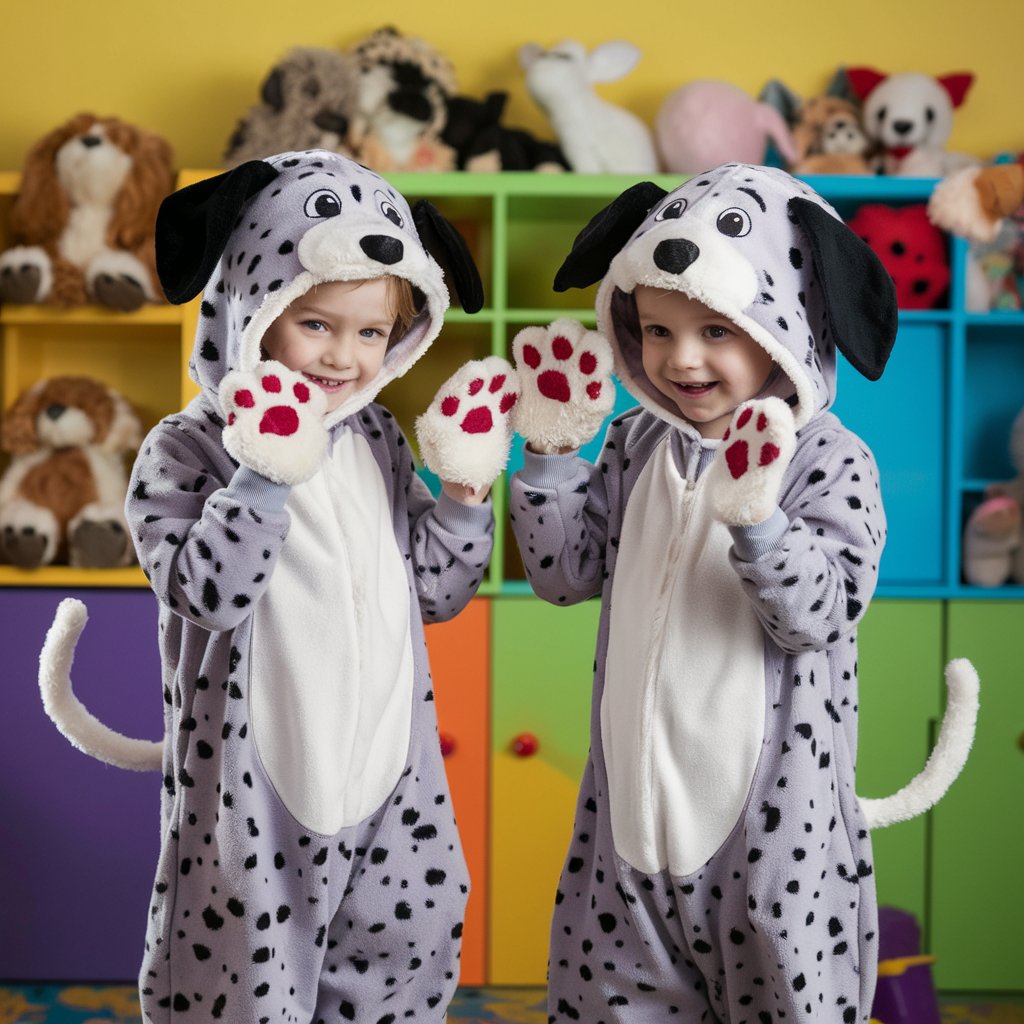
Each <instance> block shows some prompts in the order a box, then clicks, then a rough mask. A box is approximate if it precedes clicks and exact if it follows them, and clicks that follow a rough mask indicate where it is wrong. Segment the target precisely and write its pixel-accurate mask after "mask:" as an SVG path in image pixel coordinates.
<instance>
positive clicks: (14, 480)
mask: <svg viewBox="0 0 1024 1024" xmlns="http://www.w3.org/2000/svg"><path fill="white" fill-rule="evenodd" d="M141 437H142V427H141V424H140V423H139V420H138V418H137V417H136V415H135V413H134V412H133V411H132V409H131V408H130V406H129V405H128V403H127V402H126V401H125V400H124V398H122V397H121V396H120V395H119V394H118V393H117V392H116V391H113V390H112V389H111V388H108V387H106V386H105V385H104V384H101V383H100V382H98V381H95V380H92V379H91V378H89V377H51V378H49V379H47V380H42V381H40V382H39V383H38V384H36V385H35V386H34V387H32V388H30V389H29V390H28V391H26V392H25V393H24V394H22V395H21V396H20V397H19V398H18V400H17V401H16V402H15V403H14V405H13V406H12V407H11V409H10V411H9V412H8V413H7V415H6V416H5V417H4V421H3V429H2V431H0V442H2V445H3V448H4V450H5V451H8V452H10V453H11V454H12V456H13V458H12V459H11V463H10V465H9V466H8V468H7V471H6V472H5V473H4V475H3V477H2V478H0V559H2V560H3V561H5V562H10V563H13V564H14V565H17V566H21V567H22V568H35V567H36V566H39V565H48V564H50V563H52V562H64V561H68V562H70V564H71V565H76V566H95V567H100V566H115V565H127V564H128V563H129V562H131V561H132V559H133V557H134V551H133V548H132V545H131V542H130V540H129V536H128V528H127V524H126V523H125V520H124V511H123V509H124V499H125V494H126V491H127V488H128V479H127V476H126V474H125V468H124V465H123V463H122V459H121V456H122V454H123V453H124V452H127V451H130V450H134V449H137V448H138V446H139V444H140V442H141Z"/></svg>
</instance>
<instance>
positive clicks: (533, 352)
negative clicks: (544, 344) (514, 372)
mask: <svg viewBox="0 0 1024 1024" xmlns="http://www.w3.org/2000/svg"><path fill="white" fill-rule="evenodd" d="M523 362H524V363H526V365H527V366H528V367H529V368H530V369H531V370H536V369H537V367H538V366H540V352H539V351H538V350H537V349H535V348H534V347H533V345H524V346H523Z"/></svg>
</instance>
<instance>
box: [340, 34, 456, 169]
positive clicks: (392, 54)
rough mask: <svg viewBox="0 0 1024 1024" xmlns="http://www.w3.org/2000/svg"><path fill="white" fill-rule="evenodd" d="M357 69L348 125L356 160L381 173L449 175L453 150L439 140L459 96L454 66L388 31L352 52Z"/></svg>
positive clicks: (420, 42)
mask: <svg viewBox="0 0 1024 1024" xmlns="http://www.w3.org/2000/svg"><path fill="white" fill-rule="evenodd" d="M352 56H353V57H354V58H355V60H356V63H357V66H358V69H359V81H358V84H357V88H356V111H355V116H354V118H353V120H352V123H351V125H350V126H349V135H348V140H349V145H350V146H351V148H352V152H353V155H354V156H355V158H356V159H357V160H358V161H359V162H360V163H362V164H364V165H365V166H367V167H369V168H372V169H373V170H375V171H378V172H381V173H387V172H389V171H450V170H454V169H455V151H454V150H453V149H452V148H451V146H448V145H446V144H445V143H444V142H443V141H442V139H441V133H442V131H443V130H444V126H445V122H446V120H447V116H448V99H449V98H450V97H452V96H454V95H455V93H456V91H457V89H456V81H455V70H454V68H453V67H452V64H451V61H449V60H448V58H447V57H446V56H445V55H444V54H443V53H441V52H440V51H439V50H436V49H435V48H434V47H433V46H431V45H430V44H429V43H427V42H425V41H424V40H422V39H415V38H413V37H411V36H404V35H402V34H401V33H400V32H399V31H398V30H397V29H394V28H390V27H386V28H381V29H378V30H377V31H376V32H374V33H372V34H371V35H370V36H368V37H367V38H366V39H364V40H363V41H362V42H361V43H359V44H358V45H357V46H355V47H354V48H353V50H352Z"/></svg>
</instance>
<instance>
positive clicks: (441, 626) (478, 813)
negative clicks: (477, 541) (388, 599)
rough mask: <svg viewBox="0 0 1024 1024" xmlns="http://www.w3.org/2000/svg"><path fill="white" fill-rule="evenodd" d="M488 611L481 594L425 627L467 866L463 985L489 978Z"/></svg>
mask: <svg viewBox="0 0 1024 1024" xmlns="http://www.w3.org/2000/svg"><path fill="white" fill-rule="evenodd" d="M490 615H491V602H490V601H489V600H487V599H486V598H477V599H476V600H474V601H471V602H470V603H469V606H468V607H467V608H466V609H464V610H463V611H462V612H461V613H460V614H459V615H457V616H456V617H455V618H454V619H452V620H451V621H450V622H438V623H434V624H432V625H429V626H427V650H428V652H429V654H430V670H431V674H432V675H433V678H434V700H435V701H436V702H437V717H438V728H439V733H440V740H441V744H442V749H443V750H444V751H445V759H444V763H445V768H446V769H447V771H448V784H449V786H450V787H451V791H452V802H453V803H454V805H455V818H456V820H457V821H458V825H459V834H460V836H461V837H462V848H463V851H464V852H465V855H466V862H467V864H468V865H469V877H470V894H469V906H468V907H467V909H466V923H465V926H464V930H463V936H462V970H461V973H460V980H461V983H462V984H463V985H482V984H483V983H484V981H485V974H484V971H485V962H486V932H487V894H488V885H487V749H488V737H487V721H488V715H489V708H488V705H489V696H488V692H489V688H490V633H491V628H490Z"/></svg>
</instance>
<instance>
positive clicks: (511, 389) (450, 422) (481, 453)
mask: <svg viewBox="0 0 1024 1024" xmlns="http://www.w3.org/2000/svg"><path fill="white" fill-rule="evenodd" d="M518 399H519V378H518V377H517V376H516V371H515V370H514V369H512V367H511V365H510V364H509V363H507V362H506V361H505V360H504V359H502V358H501V357H500V356H488V357H487V358H486V359H474V360H473V361H472V362H469V363H466V364H465V366H463V367H461V368H460V369H459V370H457V371H456V372H455V373H454V374H452V376H451V377H449V378H448V380H446V381H445V382H444V384H442V385H441V388H440V390H439V391H438V392H437V394H436V395H435V396H434V400H433V401H432V402H431V403H430V407H429V408H428V409H427V411H426V412H425V413H423V415H422V416H419V417H418V418H417V420H416V440H417V442H418V444H419V447H420V456H421V457H422V459H423V461H424V463H425V464H426V466H427V468H428V469H429V470H431V472H433V473H436V474H437V475H438V476H439V477H440V478H441V479H442V480H448V481H450V482H451V483H455V484H463V485H465V486H466V487H472V488H473V489H474V490H479V489H480V488H481V487H489V486H490V485H491V484H492V483H494V481H495V480H496V479H497V477H498V476H499V474H500V473H501V472H502V470H503V469H504V468H505V465H506V464H507V463H508V453H509V448H510V447H511V445H512V425H511V422H510V418H509V414H510V413H511V412H512V409H513V407H514V406H515V404H516V402H517V401H518Z"/></svg>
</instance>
